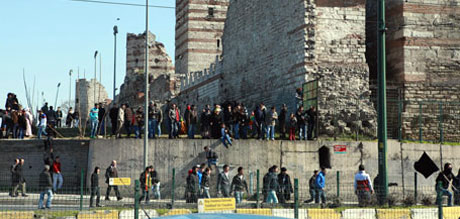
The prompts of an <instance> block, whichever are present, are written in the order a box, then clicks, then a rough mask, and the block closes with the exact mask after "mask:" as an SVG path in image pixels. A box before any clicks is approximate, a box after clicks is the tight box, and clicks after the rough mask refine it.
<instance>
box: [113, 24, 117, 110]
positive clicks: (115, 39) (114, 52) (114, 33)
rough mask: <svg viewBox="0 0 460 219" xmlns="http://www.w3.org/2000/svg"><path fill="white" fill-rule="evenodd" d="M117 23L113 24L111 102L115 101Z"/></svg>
mask: <svg viewBox="0 0 460 219" xmlns="http://www.w3.org/2000/svg"><path fill="white" fill-rule="evenodd" d="M117 33H118V27H117V25H115V26H113V38H114V44H113V102H114V103H115V94H116V92H117Z"/></svg>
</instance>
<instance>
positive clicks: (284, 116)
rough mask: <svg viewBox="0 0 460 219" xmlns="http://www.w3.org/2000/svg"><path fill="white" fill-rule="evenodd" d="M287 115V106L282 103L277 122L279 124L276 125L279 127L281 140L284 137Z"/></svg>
mask: <svg viewBox="0 0 460 219" xmlns="http://www.w3.org/2000/svg"><path fill="white" fill-rule="evenodd" d="M287 116H288V111H287V106H286V104H284V103H283V105H281V111H280V114H279V116H278V124H279V125H278V126H279V127H280V134H281V135H280V137H281V139H282V140H285V139H286V133H287V128H286V126H287V125H286V123H287V122H289V121H286V119H287Z"/></svg>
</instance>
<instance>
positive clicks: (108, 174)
mask: <svg viewBox="0 0 460 219" xmlns="http://www.w3.org/2000/svg"><path fill="white" fill-rule="evenodd" d="M116 177H118V170H117V168H116V167H112V165H110V166H109V167H108V168H107V169H106V170H105V183H107V184H109V178H116Z"/></svg>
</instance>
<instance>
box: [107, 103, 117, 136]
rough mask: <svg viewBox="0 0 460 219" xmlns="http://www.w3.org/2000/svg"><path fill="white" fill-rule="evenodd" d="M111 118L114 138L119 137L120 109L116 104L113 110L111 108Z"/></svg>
mask: <svg viewBox="0 0 460 219" xmlns="http://www.w3.org/2000/svg"><path fill="white" fill-rule="evenodd" d="M109 118H110V123H111V124H112V133H111V134H112V136H116V135H117V131H118V126H117V125H118V107H117V104H116V103H114V104H113V106H112V108H110V111H109Z"/></svg>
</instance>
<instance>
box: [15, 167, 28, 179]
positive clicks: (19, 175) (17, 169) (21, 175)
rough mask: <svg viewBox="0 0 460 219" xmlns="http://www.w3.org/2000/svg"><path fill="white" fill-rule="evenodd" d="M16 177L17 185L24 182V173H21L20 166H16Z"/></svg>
mask: <svg viewBox="0 0 460 219" xmlns="http://www.w3.org/2000/svg"><path fill="white" fill-rule="evenodd" d="M16 177H17V180H18V182H19V183H23V182H26V179H25V178H24V173H22V165H21V164H18V165H17V166H16Z"/></svg>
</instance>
